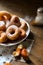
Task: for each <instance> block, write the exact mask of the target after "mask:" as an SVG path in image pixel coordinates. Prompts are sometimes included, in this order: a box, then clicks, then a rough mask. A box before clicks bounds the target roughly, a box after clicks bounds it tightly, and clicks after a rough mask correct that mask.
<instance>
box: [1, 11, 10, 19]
mask: <svg viewBox="0 0 43 65" xmlns="http://www.w3.org/2000/svg"><path fill="white" fill-rule="evenodd" d="M4 15H5V16H7V18H8V20H10V19H11V14H10V13H9V12H7V11H0V20H3V16H4Z"/></svg>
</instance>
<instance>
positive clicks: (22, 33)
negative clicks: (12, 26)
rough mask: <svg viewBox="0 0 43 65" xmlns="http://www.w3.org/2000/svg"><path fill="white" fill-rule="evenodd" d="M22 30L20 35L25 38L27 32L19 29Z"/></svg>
mask: <svg viewBox="0 0 43 65" xmlns="http://www.w3.org/2000/svg"><path fill="white" fill-rule="evenodd" d="M19 30H20V37H21V38H24V37H25V36H26V32H25V31H24V30H23V29H19Z"/></svg>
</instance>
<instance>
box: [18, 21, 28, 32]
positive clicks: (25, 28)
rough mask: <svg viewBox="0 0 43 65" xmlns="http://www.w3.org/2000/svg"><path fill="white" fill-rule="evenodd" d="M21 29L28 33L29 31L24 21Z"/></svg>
mask: <svg viewBox="0 0 43 65" xmlns="http://www.w3.org/2000/svg"><path fill="white" fill-rule="evenodd" d="M19 28H21V29H24V30H25V31H26V30H27V24H26V23H25V22H24V21H22V22H21V26H20V27H19Z"/></svg>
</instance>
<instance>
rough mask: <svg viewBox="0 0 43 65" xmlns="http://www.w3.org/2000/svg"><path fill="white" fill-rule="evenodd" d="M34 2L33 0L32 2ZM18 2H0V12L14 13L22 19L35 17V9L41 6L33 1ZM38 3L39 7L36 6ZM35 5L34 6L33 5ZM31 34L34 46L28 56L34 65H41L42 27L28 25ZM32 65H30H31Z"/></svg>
mask: <svg viewBox="0 0 43 65" xmlns="http://www.w3.org/2000/svg"><path fill="white" fill-rule="evenodd" d="M33 1H34V0H33ZM20 2H21V1H20V0H18V1H17V0H16V1H14V2H13V1H12V0H0V10H7V11H9V12H11V13H14V14H16V15H18V16H20V17H22V18H24V17H25V16H29V15H30V16H35V15H36V9H37V8H38V7H39V6H42V2H40V1H39V2H37V1H34V2H33V3H32V2H31V1H29V2H26V1H24V0H23V2H21V3H20ZM26 3H27V4H26ZM38 3H39V4H40V5H38ZM35 4H36V5H35ZM30 28H31V33H32V34H31V33H30V35H31V36H32V35H33V36H34V40H35V42H34V44H33V48H32V50H31V53H30V55H29V58H30V60H31V61H32V62H33V64H34V65H43V26H42V27H38V26H32V25H30ZM14 64H15V65H17V64H18V65H20V64H21V65H27V63H21V62H15V63H13V65H14ZM28 65H29V64H28ZM31 65H32V64H31Z"/></svg>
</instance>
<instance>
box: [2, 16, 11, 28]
mask: <svg viewBox="0 0 43 65" xmlns="http://www.w3.org/2000/svg"><path fill="white" fill-rule="evenodd" d="M3 20H4V22H5V24H6V28H8V26H9V24H10V21H9V20H8V18H7V16H6V15H4V16H3Z"/></svg>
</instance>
